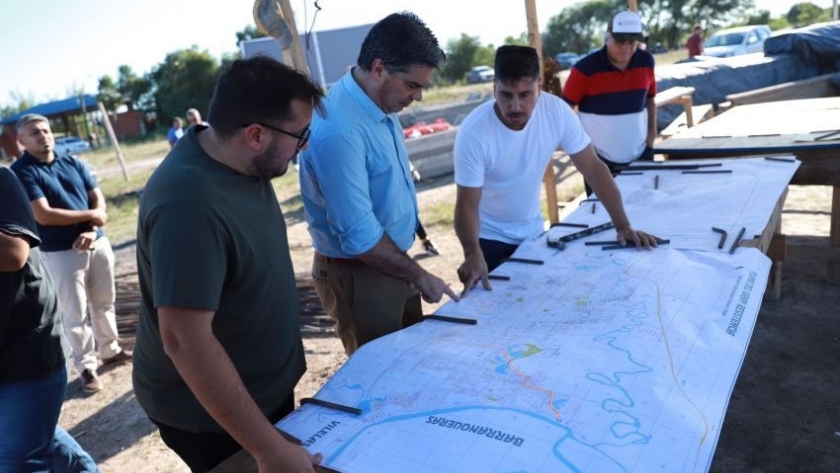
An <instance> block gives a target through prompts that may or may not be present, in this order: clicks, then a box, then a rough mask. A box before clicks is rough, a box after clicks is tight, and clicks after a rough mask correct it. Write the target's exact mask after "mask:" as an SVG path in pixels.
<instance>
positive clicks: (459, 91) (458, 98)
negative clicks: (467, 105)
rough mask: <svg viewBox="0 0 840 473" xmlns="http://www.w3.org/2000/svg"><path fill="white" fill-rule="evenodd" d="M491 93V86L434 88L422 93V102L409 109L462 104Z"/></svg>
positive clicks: (475, 85) (488, 84) (470, 85)
mask: <svg viewBox="0 0 840 473" xmlns="http://www.w3.org/2000/svg"><path fill="white" fill-rule="evenodd" d="M492 92H493V84H492V83H485V84H469V85H449V86H446V87H434V88H431V89H429V90H424V91H423V100H422V101H421V102H414V103H412V104H411V107H427V106H429V105H440V104H446V103H452V102H462V101H464V100H466V99H467V98H469V97H470V96H471V95H472V96H476V95H477V96H484V95H486V94H488V93H492Z"/></svg>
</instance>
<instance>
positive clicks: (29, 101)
mask: <svg viewBox="0 0 840 473" xmlns="http://www.w3.org/2000/svg"><path fill="white" fill-rule="evenodd" d="M9 98H11V99H12V101H11V103H10V104H9V105H3V106H2V107H0V117H3V118H5V117H8V116H10V115H14V114H16V113H20V112H22V111H24V110H27V109H30V108H32V107H34V106H35V105H36V104H37V102H36V101H35V95H34V94H33V93H32V92H30V93H29V94H28V95H24V94H21V93H19V92H9Z"/></svg>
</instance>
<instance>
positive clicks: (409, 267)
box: [358, 233, 458, 303]
mask: <svg viewBox="0 0 840 473" xmlns="http://www.w3.org/2000/svg"><path fill="white" fill-rule="evenodd" d="M358 258H359V260H360V261H361V262H362V263H364V264H366V265H367V266H370V267H371V268H373V269H375V270H377V271H379V272H382V273H385V274H387V275H390V276H393V277H395V278H398V279H403V280H406V281H409V282H411V283H412V284H414V286H415V287H417V290H419V291H420V294H421V295H422V296H423V299H424V300H425V301H426V302H430V303H436V302H439V301H440V299H441V298H442V297H443V295H444V294H446V295H448V296H449V297H450V298H451V299H452V300H454V301H457V300H458V295H457V294H455V292H454V291H453V290H452V288H450V287H449V285H447V284H446V282H445V281H444V280H442V279H440V278H439V277H437V276H435V275H434V274H432V273H429V272H428V271H426V270H425V269H423V268H422V267H421V266H420V265H419V264H417V262H416V261H414V260H413V259H411V258H409V256H408V255H407V254H405V253H403V252H402V251H400V250H399V248H397V246H396V245H395V244H394V242H393V241H391V238H389V237H388V234H387V233H386V234H383V235H382V238H381V239H380V240H379V242H378V243H377V244H376V245H374V246H373V248H371V249H370V250H368V251H367V252H365V253H363V254H361V255H359V256H358Z"/></svg>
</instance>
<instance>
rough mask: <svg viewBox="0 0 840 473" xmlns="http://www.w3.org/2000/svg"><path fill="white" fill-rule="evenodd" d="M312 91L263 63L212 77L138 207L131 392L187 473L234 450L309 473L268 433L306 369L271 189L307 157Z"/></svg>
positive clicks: (297, 452)
mask: <svg viewBox="0 0 840 473" xmlns="http://www.w3.org/2000/svg"><path fill="white" fill-rule="evenodd" d="M322 97H323V92H322V90H321V89H320V87H319V86H318V85H317V84H315V83H313V82H312V81H311V80H310V79H309V78H308V77H306V76H305V75H303V74H301V73H300V72H298V71H294V70H292V69H290V68H288V67H287V66H284V65H282V64H280V63H279V62H277V61H275V60H273V59H270V58H268V57H262V56H261V57H255V58H252V59H247V60H238V61H235V62H233V63H232V64H231V66H230V67H229V68H228V69H227V70H226V71H225V72H223V73H222V74H221V75H220V76H219V79H218V82H217V83H216V89H215V91H214V94H213V98H212V100H211V102H210V109H209V116H208V122H209V126H203V125H197V126H193V127H190V128H189V130H188V131H187V133H186V134H185V135H184V136H183V137H182V138H181V139H180V140H179V141H178V143H177V144H176V145H175V147H174V148H173V149H172V151H170V153H169V155H167V157H166V158H165V159H164V161H163V162H162V163H161V165H160V167H158V169H157V170H156V171H155V173H154V174H153V175H152V177H151V178H150V179H149V182H148V183H147V184H146V188H145V189H144V191H143V196H142V198H141V201H140V214H139V220H138V228H137V267H138V274H139V279H140V290H141V293H142V304H141V308H140V324H139V329H138V334H137V346H136V347H135V352H134V391H135V394H136V396H137V400H138V401H139V402H140V405H141V406H142V407H143V409H145V411H146V413H147V414H148V415H149V417H150V418H151V419H152V421H153V422H154V423H155V424H157V425H158V427H159V428H160V434H161V438H162V439H163V441H164V442H165V443H166V444H167V445H168V446H169V447H170V448H172V449H173V450H174V451H175V452H176V453H178V455H179V456H180V457H181V458H182V459H183V460H184V461H185V462H186V463H187V464H188V465H189V467H190V468H191V469H192V471H193V472H206V471H209V470H211V469H212V468H213V467H214V466H216V465H217V464H219V463H221V462H222V461H224V459H225V458H227V457H229V456H230V455H232V454H233V453H235V452H237V451H238V450H240V449H241V448H245V449H246V450H247V451H248V452H249V453H250V454H251V455H253V456H254V458H255V459H256V460H257V463H258V465H259V468H260V472H269V471H272V472H276V471H296V472H297V471H300V472H311V471H313V465H315V464H317V463H318V462H320V459H321V457H320V455H314V456H313V455H309V453H308V452H307V451H306V450H304V449H303V448H302V447H300V446H297V445H294V444H292V443H290V442H288V441H287V440H285V439H284V438H283V437H282V436H281V435H280V432H279V431H278V430H277V429H275V428H274V426H273V425H272V424H273V423H275V422H277V421H278V420H279V419H280V418H282V417H283V416H284V415H286V414H287V413H289V412H291V411H292V410H293V409H294V396H293V391H294V387H295V384H296V383H297V382H298V380H299V379H300V377H301V376H302V375H303V372H304V371H305V369H306V366H305V361H304V354H303V343H302V340H301V336H300V329H299V326H298V299H297V292H296V289H295V279H294V271H293V269H292V263H291V258H290V255H289V245H288V239H287V235H286V225H285V221H284V219H283V214H282V212H281V210H280V206H279V204H278V202H277V197H276V195H275V193H274V189H273V187H272V186H271V182H270V180H271V179H272V178H274V177H277V176H280V175H282V174H284V173H285V172H286V170H287V168H288V165H289V161H291V159H292V158H293V157H294V156H295V155H297V153H298V151H300V149H301V148H303V147H305V146H306V142H307V140H308V138H309V123H310V121H311V119H312V113H313V110H314V109H319V110H320V109H321V99H322Z"/></svg>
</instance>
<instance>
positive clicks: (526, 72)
mask: <svg viewBox="0 0 840 473" xmlns="http://www.w3.org/2000/svg"><path fill="white" fill-rule="evenodd" d="M494 69H495V70H496V80H497V81H500V82H512V81H517V80H520V79H538V78H539V77H540V57H539V55H538V54H537V50H536V49H534V48H532V47H530V46H516V45H512V44H506V45H504V46H500V47H499V49H497V50H496V62H495V63H494Z"/></svg>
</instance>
